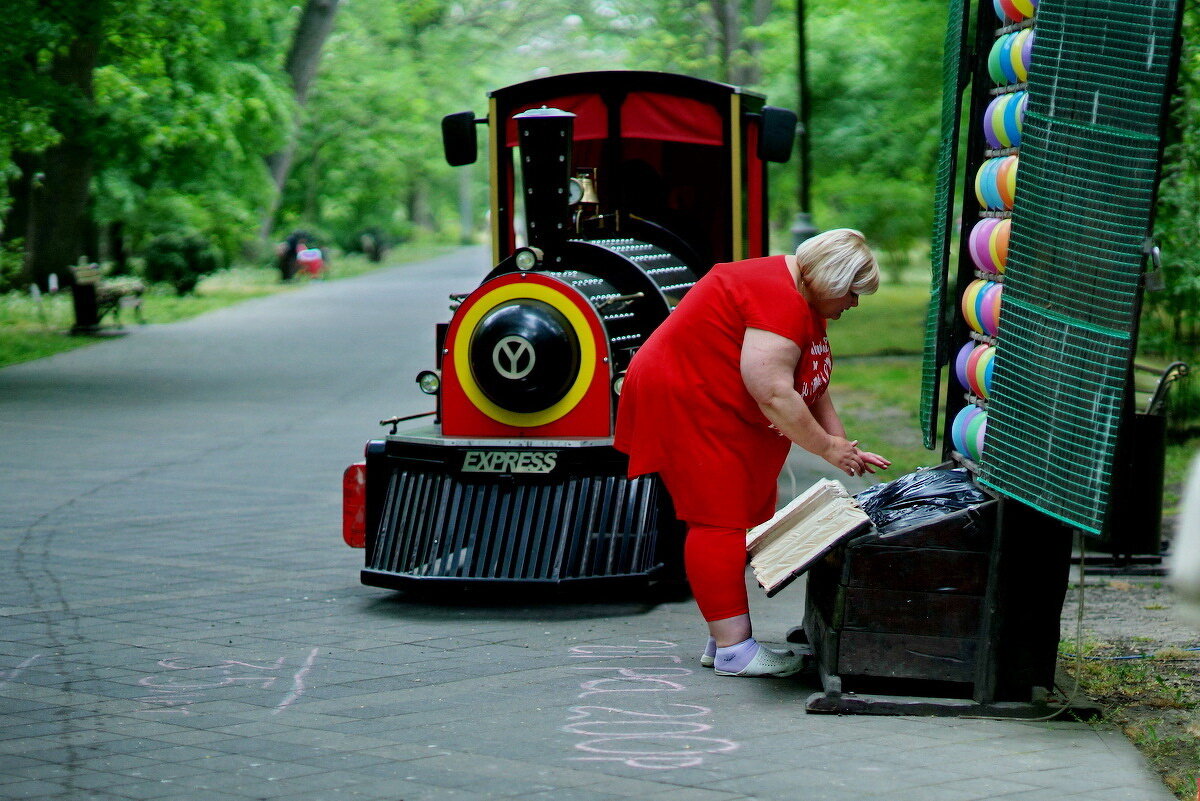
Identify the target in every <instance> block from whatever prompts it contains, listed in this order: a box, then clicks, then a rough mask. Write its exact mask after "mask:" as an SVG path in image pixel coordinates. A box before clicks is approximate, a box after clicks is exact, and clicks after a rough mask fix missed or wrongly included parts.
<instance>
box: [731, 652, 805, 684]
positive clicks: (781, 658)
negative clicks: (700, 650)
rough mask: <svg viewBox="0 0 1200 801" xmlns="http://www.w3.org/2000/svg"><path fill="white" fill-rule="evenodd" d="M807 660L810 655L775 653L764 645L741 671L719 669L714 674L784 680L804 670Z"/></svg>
mask: <svg viewBox="0 0 1200 801" xmlns="http://www.w3.org/2000/svg"><path fill="white" fill-rule="evenodd" d="M807 659H808V655H807V654H804V653H800V654H795V653H792V652H791V651H774V650H772V649H770V648H766V647H764V646H763V645H759V646H758V652H757V653H756V654H754V658H753V659H751V660H750V663H749V664H748V665H746V666H745V667H744V668H742V669H741V670H739V671H737V672H736V673H735V672H730V671H726V670H721V669H720V668H719V667H718V668H715V669H714V672H715V673H716V674H717V675H718V676H743V677H746V678H750V677H754V678H758V677H766V676H778V677H779V678H784V677H786V676H792V675H795V674H796V673H799V672H800V671H801V670H803V669H804V663H805V662H806V661H807Z"/></svg>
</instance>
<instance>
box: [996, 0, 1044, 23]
mask: <svg viewBox="0 0 1200 801" xmlns="http://www.w3.org/2000/svg"><path fill="white" fill-rule="evenodd" d="M1037 6H1038V4H1037V0H992V8H994V9H995V10H996V16H997V17H998V18H999V19H1000V21H1001V22H1003V23H1010V22H1020V21H1021V20H1023V19H1029V18H1030V17H1032V16H1033V14H1034V12H1035V11H1037Z"/></svg>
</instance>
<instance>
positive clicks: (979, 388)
mask: <svg viewBox="0 0 1200 801" xmlns="http://www.w3.org/2000/svg"><path fill="white" fill-rule="evenodd" d="M995 358H996V349H995V348H994V347H992V346H991V345H988V344H986V343H982V342H981V343H980V344H979V345H977V346H975V348H974V349H973V350H972V351H971V353H970V354H968V356H967V363H966V366H965V368H964V373H965V375H966V379H967V389H969V390H970V391H971V392H973V393H975V394H976V395H978V396H979V397H981V398H983V399H984V400H987V399H988V398H989V397H991V394H992V363H993V362H994V361H995Z"/></svg>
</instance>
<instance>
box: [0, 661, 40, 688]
mask: <svg viewBox="0 0 1200 801" xmlns="http://www.w3.org/2000/svg"><path fill="white" fill-rule="evenodd" d="M41 658H42V655H41V654H35V655H34V656H31V657H29V658H28V659H26V660H25V661H24V662H22V663H21V664H19V665H17V666H16V667H15V668H13V669H12V670H10V671H8V674H7V675H5V676H4V678H3V679H2V680H0V687H3V686H4V685H5V684H8V683H9V682H10V681H13V680H14V679H16V678H17V676H20V675H21V671H23V670H25V668H27V667H29V666H30V665H32V664H33V663H34V662H36V661H38V660H39V659H41Z"/></svg>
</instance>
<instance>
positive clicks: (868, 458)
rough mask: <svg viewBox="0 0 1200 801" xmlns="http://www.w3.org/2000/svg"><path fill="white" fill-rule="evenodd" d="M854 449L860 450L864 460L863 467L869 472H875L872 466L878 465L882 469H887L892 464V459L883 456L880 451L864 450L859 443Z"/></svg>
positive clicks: (859, 453) (860, 456) (859, 452)
mask: <svg viewBox="0 0 1200 801" xmlns="http://www.w3.org/2000/svg"><path fill="white" fill-rule="evenodd" d="M854 450H855V451H857V452H858V456H859V458H860V459H862V461H863V469H864V470H866V471H867V472H868V473H874V472H875V471H874V470H872V469H871V468H872V467H878V468H879V469H880V470H887V469H888V468H889V467H891V466H892V463H891V461H889V460H887V459H885V458H883V457H882V456H880V455H879V454H878V453H871V452H870V451H864V450H863V449H862V448H859V447H858V446H857V445H856V446H855V447H854Z"/></svg>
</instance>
